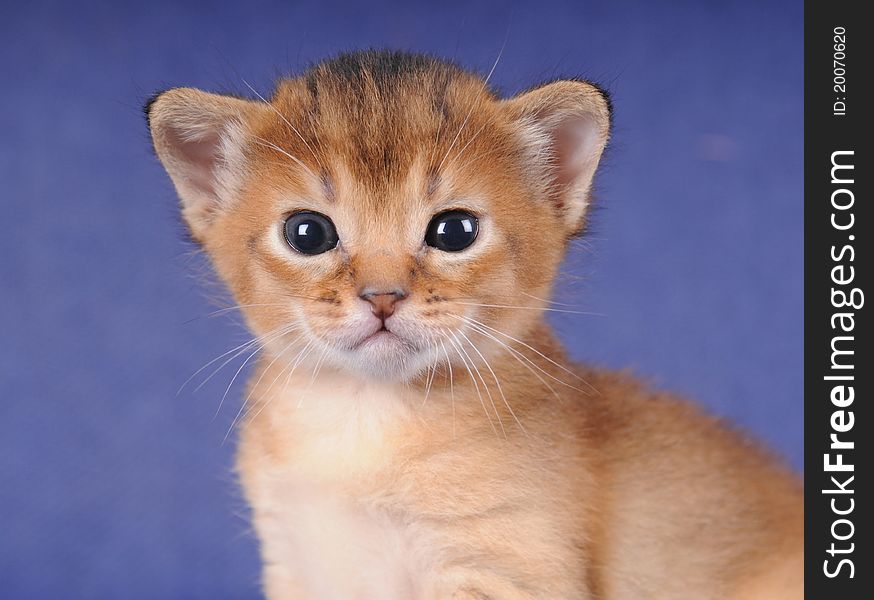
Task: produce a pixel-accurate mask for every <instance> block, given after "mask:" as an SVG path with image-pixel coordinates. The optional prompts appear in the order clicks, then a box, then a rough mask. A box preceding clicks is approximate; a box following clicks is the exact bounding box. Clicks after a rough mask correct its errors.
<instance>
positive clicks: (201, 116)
mask: <svg viewBox="0 0 874 600" xmlns="http://www.w3.org/2000/svg"><path fill="white" fill-rule="evenodd" d="M265 109H266V107H265V105H263V104H259V103H256V102H252V101H249V100H241V99H239V98H233V97H230V96H219V95H216V94H208V93H206V92H201V91H199V90H195V89H191V88H177V89H172V90H169V91H167V92H164V93H162V94H159V95H158V96H156V97H154V98H153V99H152V100H150V101H149V102H148V104H146V106H145V113H146V118H147V120H148V123H149V130H150V131H151V134H152V142H153V144H154V147H155V153H156V154H157V155H158V158H159V159H160V160H161V163H162V164H163V165H164V168H165V169H166V170H167V173H168V174H169V175H170V178H171V179H172V180H173V184H174V185H175V186H176V191H177V192H178V194H179V198H180V200H181V201H182V214H183V216H184V217H185V220H186V221H187V222H188V225H189V227H190V228H191V231H192V233H193V234H194V237H195V238H197V239H202V237H203V234H204V233H205V231H206V229H207V227H208V226H209V223H210V222H211V220H212V217H213V216H214V215H215V213H216V211H218V210H219V209H221V208H222V206H225V205H227V204H228V203H230V202H231V201H232V199H233V196H234V194H235V193H236V191H237V187H238V185H239V183H240V180H241V178H242V175H243V173H244V171H245V167H246V165H245V154H244V148H245V139H246V135H247V133H248V132H249V131H250V128H251V127H252V125H253V123H254V121H255V119H257V118H258V115H259V114H260V113H261V112H262V111H264V110H265Z"/></svg>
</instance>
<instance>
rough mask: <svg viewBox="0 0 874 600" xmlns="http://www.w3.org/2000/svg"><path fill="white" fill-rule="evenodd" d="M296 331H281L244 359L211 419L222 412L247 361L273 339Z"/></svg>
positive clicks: (292, 329)
mask: <svg viewBox="0 0 874 600" xmlns="http://www.w3.org/2000/svg"><path fill="white" fill-rule="evenodd" d="M296 329H297V327H290V328H288V329H286V330H283V331H281V332H280V333H279V334H277V335H276V336H273V337H272V338H271V339H270V340H269V341H265V342H264V343H262V344H261V345H260V346H258V348H256V349H255V351H254V352H252V353H251V354H250V355H249V356H247V357H246V360H244V361H243V364H241V365H240V366H239V368H238V369H237V372H236V373H234V376H233V377H231V382H230V383H229V384H228V387H226V388H225V393H224V394H222V399H221V400H220V401H219V405H218V408H217V409H216V411H215V415H213V419H215V418H216V417H218V415H219V413H220V412H221V410H222V406H223V405H224V403H225V399H226V398H227V397H228V393H229V392H230V391H231V387H233V385H234V382H235V381H236V380H237V377H239V376H240V373H241V372H242V371H243V369H244V368H245V367H246V365H247V364H248V363H249V361H250V360H252V358H254V357H255V355H256V354H258V353H259V352H261V351H262V350H263V349H264V348H266V347H267V344H269V343H270V342H272V341H273V340H274V339H278V338H280V337H282V336H283V335H286V334H288V333H291V332H292V331H295V330H296Z"/></svg>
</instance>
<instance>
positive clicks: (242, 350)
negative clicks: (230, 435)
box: [176, 326, 284, 396]
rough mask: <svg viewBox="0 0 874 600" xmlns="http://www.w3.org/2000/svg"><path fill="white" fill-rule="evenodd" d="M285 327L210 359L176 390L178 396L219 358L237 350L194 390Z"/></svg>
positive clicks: (195, 389) (196, 389)
mask: <svg viewBox="0 0 874 600" xmlns="http://www.w3.org/2000/svg"><path fill="white" fill-rule="evenodd" d="M283 327H284V326H283ZM283 327H277V328H276V329H273V330H272V331H268V332H267V333H265V334H263V335H261V336H258V337H255V338H253V339H251V340H249V341H248V342H243V343H242V344H240V345H239V346H237V347H236V348H231V349H230V350H228V351H227V352H225V353H223V354H220V355H219V356H217V357H215V358H214V359H212V360H211V361H209V362H208V363H206V364H205V365H203V366H202V367H200V368H199V369H198V370H197V371H195V372H194V373H193V374H192V375H191V377H189V378H188V379H186V380H185V383H183V384H182V385H181V386H180V387H179V389H178V390H177V391H176V395H177V396H178V395H179V394H180V393H182V390H183V389H184V388H185V386H186V385H188V384H189V383H190V382H191V380H192V379H194V378H195V377H197V375H198V374H200V373H201V372H203V370H204V369H206V368H207V367H209V366H210V365H212V364H214V363H216V362H218V361H219V360H221V359H222V358H224V357H225V356H227V355H228V354H231V353H233V352H236V354H234V355H233V356H232V357H230V358H229V359H228V360H226V361H225V362H223V363H222V364H221V365H220V366H219V367H218V368H217V369H216V370H215V371H213V372H212V373H210V375H209V377H207V378H206V379H205V380H203V381H202V382H200V384H199V385H198V386H197V387H196V388H194V391H195V392H196V391H198V390H199V389H200V388H202V387H203V386H204V385H206V383H207V382H208V381H209V380H210V379H212V377H213V376H214V375H215V374H216V373H218V372H219V371H221V370H222V369H223V368H224V367H225V365H227V364H228V363H229V362H231V361H232V360H234V359H235V358H237V357H238V356H240V355H241V354H243V353H245V352H246V351H247V350H248V349H249V348H251V347H252V346H253V345H256V344H258V342H260V341H263V340H266V339H267V338H268V337H270V336H272V335H273V334H276V333H277V332H279V331H280V330H282V329H283Z"/></svg>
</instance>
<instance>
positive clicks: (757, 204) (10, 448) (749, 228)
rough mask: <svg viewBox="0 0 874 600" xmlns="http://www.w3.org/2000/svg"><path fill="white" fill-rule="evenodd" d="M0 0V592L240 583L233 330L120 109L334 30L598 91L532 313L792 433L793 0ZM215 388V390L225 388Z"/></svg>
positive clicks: (162, 179)
mask: <svg viewBox="0 0 874 600" xmlns="http://www.w3.org/2000/svg"><path fill="white" fill-rule="evenodd" d="M76 4H77V3H74V2H57V3H47V2H30V3H25V2H14V3H13V2H4V3H3V6H2V18H0V85H2V92H0V207H2V212H0V219H2V221H0V222H2V225H3V227H2V235H0V339H2V344H0V596H2V597H3V598H244V597H248V598H253V597H257V595H258V589H257V580H258V561H257V554H256V544H255V542H254V540H253V538H252V536H251V534H250V532H249V529H248V525H247V522H246V519H245V507H244V504H243V502H242V500H241V498H240V496H239V493H238V492H237V490H236V486H235V484H234V478H233V475H232V472H231V465H232V455H233V446H234V443H233V436H232V438H231V440H230V441H229V442H227V443H224V444H223V443H222V441H223V438H224V437H225V433H226V431H227V429H228V425H229V424H230V422H231V420H232V418H233V415H234V413H236V409H237V407H238V406H239V396H238V395H234V396H233V401H232V402H229V403H226V407H225V408H224V409H223V410H222V412H221V413H220V414H219V415H218V417H217V418H214V413H215V411H216V408H217V406H218V402H219V397H220V396H221V393H222V392H223V391H224V387H225V386H226V385H227V383H228V381H229V380H230V378H231V376H232V374H233V368H226V369H225V370H223V371H222V372H221V373H219V374H218V375H217V376H216V377H215V378H214V379H213V380H212V381H211V382H210V384H208V385H207V386H205V387H204V388H203V389H201V390H200V391H199V392H197V393H193V392H192V391H191V390H190V389H189V390H187V391H184V392H183V393H182V394H180V395H179V396H178V397H177V396H176V395H175V393H176V390H177V388H178V387H179V386H180V385H181V384H182V382H184V381H185V379H186V378H187V377H188V376H189V375H191V373H193V372H194V371H195V370H196V369H197V368H198V367H200V366H201V365H202V364H203V363H205V362H207V361H208V360H209V359H211V358H213V357H214V356H216V355H218V354H220V353H221V352H223V351H224V350H226V349H228V348H230V347H231V346H232V345H235V344H237V343H240V342H241V341H243V340H245V339H246V336H245V333H244V332H243V331H242V329H241V328H240V326H239V323H238V321H237V320H235V319H234V318H227V317H225V318H205V315H206V314H207V313H209V312H210V311H211V310H213V309H214V305H213V304H212V303H210V301H209V299H208V297H209V296H210V295H214V294H215V290H214V289H213V288H209V287H204V286H202V285H201V282H200V280H201V279H203V277H202V275H203V273H205V272H206V269H205V267H204V265H203V263H202V261H200V260H199V259H198V258H196V257H195V256H193V255H192V252H191V248H190V247H189V246H186V245H185V244H184V243H183V241H182V238H183V236H182V228H181V227H180V226H179V224H178V222H177V220H176V208H175V202H176V201H175V197H174V195H173V191H172V188H171V186H170V183H169V180H168V179H167V177H166V176H165V175H164V173H163V172H162V170H161V168H160V166H159V165H158V163H157V161H156V160H155V159H154V157H153V156H152V155H151V153H150V148H149V142H148V138H147V132H146V127H145V124H144V121H143V119H142V116H141V113H140V106H141V104H142V102H143V101H144V100H145V99H146V98H147V96H148V95H149V94H151V93H152V92H153V91H155V90H158V89H162V88H167V87H171V86H179V85H193V86H200V87H203V88H206V89H211V90H228V91H238V92H245V91H246V88H245V85H244V84H243V82H242V80H243V79H246V80H247V81H249V82H250V83H252V84H253V85H254V86H255V87H256V88H258V89H259V90H260V91H261V92H262V93H266V92H268V91H269V90H270V87H271V82H272V80H273V79H274V78H275V77H276V76H277V75H279V74H284V73H288V72H297V71H299V70H300V69H301V68H304V67H305V66H306V65H307V64H309V63H310V62H311V61H315V60H318V59H320V58H323V57H325V56H328V55H330V54H332V53H335V52H337V51H339V50H345V49H355V48H362V47H367V46H371V45H373V46H380V47H381V46H390V47H396V48H404V49H414V50H424V51H429V52H434V53H437V54H440V55H442V56H446V57H455V58H457V59H458V60H459V61H460V62H462V63H463V64H464V65H466V66H468V67H471V68H474V69H477V70H479V71H480V72H485V71H488V69H489V67H490V66H491V64H492V62H493V61H494V60H495V57H496V56H497V54H498V52H499V50H500V48H501V46H502V45H503V44H504V42H505V40H506V47H505V49H504V52H503V57H502V59H501V61H500V64H499V65H498V67H497V69H496V70H495V74H494V77H493V81H494V83H495V84H496V85H497V86H499V88H500V89H502V90H503V91H505V92H508V93H512V92H515V91H517V90H519V89H521V88H524V87H526V86H528V85H531V84H533V83H535V82H538V81H540V80H544V79H549V78H553V77H556V76H559V75H563V74H564V75H580V74H582V75H585V76H588V77H590V78H592V79H595V80H598V81H601V82H603V83H604V84H605V85H606V86H607V87H608V88H609V89H610V90H611V91H612V92H613V98H614V101H615V108H616V129H615V138H614V143H613V146H612V149H611V150H610V153H609V156H608V158H607V161H606V165H605V168H604V169H603V171H602V173H601V176H600V179H599V189H600V199H601V201H600V206H601V209H600V210H599V211H598V212H597V214H596V215H595V224H594V227H593V229H592V232H591V234H590V236H589V237H588V238H587V241H586V242H577V243H575V244H574V246H573V253H572V257H571V259H570V260H569V261H568V263H567V266H566V268H565V272H566V274H567V275H566V276H564V277H563V278H562V281H563V283H562V291H561V292H560V294H559V296H560V297H559V298H558V299H559V300H561V301H564V302H570V303H573V304H575V305H578V306H580V307H581V308H582V309H584V310H589V311H593V312H597V313H601V314H603V315H604V316H587V317H581V316H565V317H562V318H558V319H554V321H555V322H556V324H557V325H558V328H559V330H560V332H561V336H562V337H563V339H565V340H566V341H567V342H568V344H569V345H570V347H571V348H572V351H573V354H574V355H575V356H576V357H577V358H580V359H588V360H591V361H595V362H597V363H602V364H605V365H609V366H616V367H625V366H628V367H632V368H634V369H635V370H636V371H637V372H639V373H641V374H643V375H645V376H647V377H650V378H651V379H652V380H653V381H654V383H655V384H656V385H659V386H663V387H667V388H671V389H674V390H677V391H679V392H682V393H685V394H689V395H692V396H694V397H695V398H697V399H698V400H700V401H701V402H702V403H703V404H705V405H706V406H708V407H709V408H710V409H711V410H713V411H715V412H717V413H719V414H722V415H726V416H728V417H730V418H731V419H733V420H735V421H737V422H738V423H740V424H741V425H743V426H744V427H746V428H748V429H749V430H751V431H752V432H753V433H755V434H756V435H758V436H759V437H761V438H763V439H765V440H766V441H767V442H768V443H769V444H771V445H772V446H773V447H774V448H775V449H776V450H777V451H778V452H779V453H781V454H782V455H783V456H784V457H786V458H787V460H788V461H790V463H791V464H793V465H794V466H795V467H796V468H800V466H801V460H802V459H801V450H802V382H801V375H802V243H803V239H802V149H801V144H802V33H801V29H802V6H801V3H800V2H755V3H753V2H750V3H748V4H736V3H729V2H714V3H706V2H700V1H696V2H669V3H665V2H653V1H648V2H591V1H584V0H577V1H571V2H552V1H545V0H541V1H538V2H532V3H527V4H522V3H519V4H512V5H511V4H506V3H478V4H476V5H473V4H470V3H462V2H453V1H448V0H444V1H443V2H439V3H434V4H433V5H425V4H415V3H412V2H397V3H390V2H380V1H375V0H371V1H370V2H367V3H363V4H358V5H352V4H351V3H350V4H338V3H332V2H319V3H315V2H311V3H290V2H266V1H249V2H240V3H238V4H232V3H230V2H228V3H214V4H199V3H185V4H183V3H181V2H163V1H157V0H156V1H149V2H131V3H125V2H115V3H111V4H109V3H107V4H105V5H103V6H98V5H94V4H84V3H79V5H76ZM233 393H234V392H232V394H233Z"/></svg>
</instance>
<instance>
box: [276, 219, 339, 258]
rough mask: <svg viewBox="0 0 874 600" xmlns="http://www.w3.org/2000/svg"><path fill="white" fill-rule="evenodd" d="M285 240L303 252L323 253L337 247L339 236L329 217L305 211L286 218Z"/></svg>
mask: <svg viewBox="0 0 874 600" xmlns="http://www.w3.org/2000/svg"><path fill="white" fill-rule="evenodd" d="M285 241H286V242H288V245H289V246H291V247H292V248H294V249H295V250H297V251H298V252H300V253H301V254H321V253H322V252H327V251H328V250H333V249H334V248H336V247H337V242H339V238H338V237H337V230H336V229H335V228H334V224H333V223H331V220H330V219H329V218H328V217H326V216H325V215H321V214H319V213H317V212H309V211H303V212H298V213H294V214H293V215H291V216H290V217H288V219H286V220H285Z"/></svg>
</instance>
